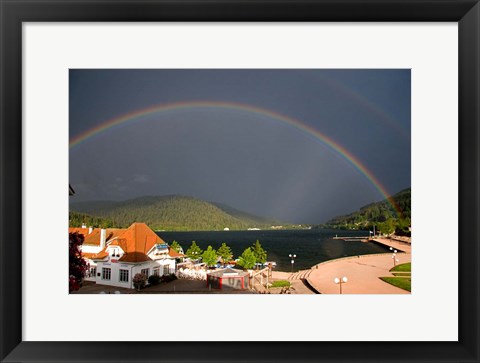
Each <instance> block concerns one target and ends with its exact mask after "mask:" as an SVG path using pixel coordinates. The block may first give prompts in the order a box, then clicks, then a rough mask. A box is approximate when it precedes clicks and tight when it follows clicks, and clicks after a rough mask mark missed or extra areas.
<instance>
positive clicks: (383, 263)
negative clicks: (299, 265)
mask: <svg viewBox="0 0 480 363" xmlns="http://www.w3.org/2000/svg"><path fill="white" fill-rule="evenodd" d="M391 256H392V254H391V253H386V254H380V255H367V256H359V257H353V258H344V259H338V260H332V261H329V262H324V263H321V264H319V265H317V266H318V268H317V266H314V267H313V268H312V272H311V273H310V274H309V276H308V282H309V283H310V284H311V285H312V286H313V287H314V288H315V289H316V290H318V291H319V292H321V293H322V294H339V293H340V291H339V285H337V284H335V283H334V282H333V280H334V278H336V277H338V278H342V277H343V276H346V277H347V278H348V282H347V283H345V284H342V293H343V294H409V293H410V292H408V291H405V290H403V289H400V288H398V287H395V286H393V285H390V284H388V283H386V282H384V281H382V280H380V279H379V277H386V276H393V275H392V273H391V272H390V271H389V270H390V269H391V268H392V267H393V260H392V257H391ZM397 259H399V260H400V261H399V262H398V263H397V264H402V263H406V262H411V260H412V255H411V254H410V253H397Z"/></svg>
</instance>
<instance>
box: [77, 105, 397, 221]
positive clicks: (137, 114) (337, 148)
mask: <svg viewBox="0 0 480 363" xmlns="http://www.w3.org/2000/svg"><path fill="white" fill-rule="evenodd" d="M206 108H215V109H224V110H234V111H243V112H250V113H253V114H257V115H262V116H267V117H269V118H271V119H273V120H277V121H280V122H283V123H284V124H287V125H289V126H291V127H293V128H295V129H298V130H300V131H302V132H304V133H306V134H308V135H311V136H313V137H314V138H316V139H318V140H319V141H320V142H322V143H323V144H324V145H326V146H327V147H328V148H329V149H331V150H332V151H334V152H335V153H338V154H339V155H340V156H341V157H342V158H343V159H345V160H346V161H348V163H349V164H351V165H352V166H353V167H355V169H357V170H358V171H359V172H360V173H361V174H362V175H364V176H365V177H366V178H367V179H368V181H369V182H370V183H371V184H372V185H373V186H374V187H375V188H376V189H377V190H378V191H379V192H380V194H381V195H382V196H383V197H384V198H385V199H386V200H388V201H389V203H390V204H391V205H392V207H393V208H394V210H396V211H397V214H398V216H401V210H400V208H399V207H398V205H397V204H396V203H395V202H394V200H393V199H392V198H391V196H390V194H389V193H388V192H387V190H386V189H385V187H384V186H383V185H382V184H381V183H380V181H379V180H378V179H377V178H376V177H375V176H374V175H373V173H372V172H371V171H370V170H368V169H367V168H366V167H365V165H363V163H362V162H361V161H360V160H359V159H358V158H357V157H355V155H353V154H351V153H350V152H349V151H348V150H347V149H345V148H344V147H343V146H341V145H340V144H338V143H337V142H336V141H334V140H333V139H332V138H330V137H328V136H327V135H325V134H322V133H321V132H320V131H318V130H316V129H314V128H313V127H311V126H309V125H307V124H305V123H303V122H302V121H300V120H297V119H294V118H292V117H288V116H285V115H282V114H279V113H277V112H274V111H271V110H267V109H263V108H260V107H255V106H251V105H246V104H241V103H233V102H211V101H197V102H176V103H169V104H164V105H160V106H158V105H157V106H153V107H148V108H144V109H141V110H137V111H134V112H130V113H127V114H123V115H121V116H118V117H115V118H112V119H110V120H108V121H106V122H103V123H102V124H100V125H98V126H96V127H94V128H91V129H89V130H87V131H85V132H83V133H81V134H79V135H77V136H75V137H73V138H72V139H71V140H70V149H72V148H74V147H76V146H78V145H79V144H81V143H82V142H84V141H86V140H88V139H89V138H91V137H93V136H95V135H98V134H101V133H103V132H106V131H107V130H110V129H113V128H115V127H117V126H119V125H123V124H127V123H134V122H136V121H139V120H141V119H142V118H144V117H146V116H149V115H152V114H158V113H162V112H169V111H179V110H190V109H206Z"/></svg>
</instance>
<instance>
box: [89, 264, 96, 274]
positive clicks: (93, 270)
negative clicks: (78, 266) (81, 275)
mask: <svg viewBox="0 0 480 363" xmlns="http://www.w3.org/2000/svg"><path fill="white" fill-rule="evenodd" d="M96 275H97V266H93V267H90V276H89V277H95V276H96Z"/></svg>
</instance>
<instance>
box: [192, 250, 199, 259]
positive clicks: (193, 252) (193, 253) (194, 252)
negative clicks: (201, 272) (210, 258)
mask: <svg viewBox="0 0 480 363" xmlns="http://www.w3.org/2000/svg"><path fill="white" fill-rule="evenodd" d="M192 255H193V260H194V261H196V260H198V258H195V257H196V256H195V255H198V252H197V251H192Z"/></svg>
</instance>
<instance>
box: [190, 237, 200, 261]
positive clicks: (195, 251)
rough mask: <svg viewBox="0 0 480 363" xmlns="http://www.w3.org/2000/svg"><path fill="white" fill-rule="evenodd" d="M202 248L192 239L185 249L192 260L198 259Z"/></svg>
mask: <svg viewBox="0 0 480 363" xmlns="http://www.w3.org/2000/svg"><path fill="white" fill-rule="evenodd" d="M202 252H203V251H202V249H201V248H200V247H199V246H198V245H197V243H196V242H195V241H192V244H191V245H190V247H189V248H188V250H187V253H186V255H187V256H188V257H189V258H190V259H192V260H198V259H199V258H200V257H201V256H202Z"/></svg>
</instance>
